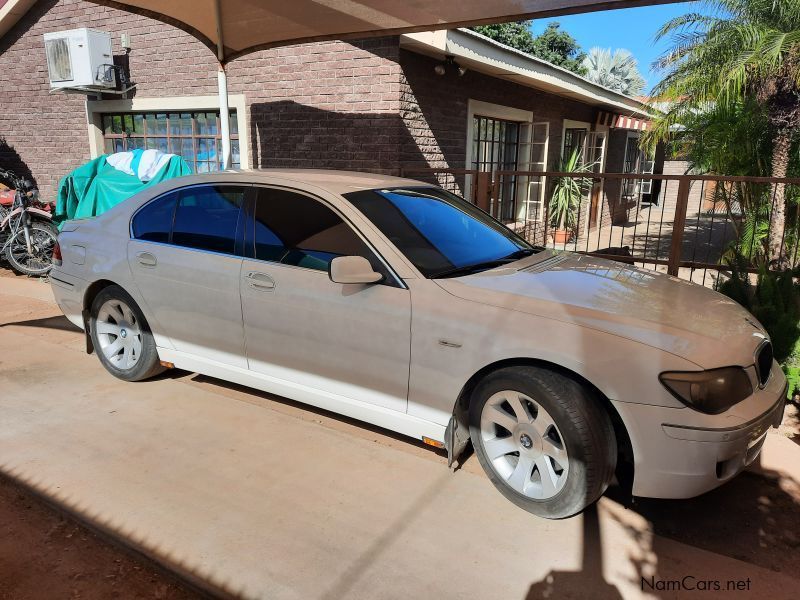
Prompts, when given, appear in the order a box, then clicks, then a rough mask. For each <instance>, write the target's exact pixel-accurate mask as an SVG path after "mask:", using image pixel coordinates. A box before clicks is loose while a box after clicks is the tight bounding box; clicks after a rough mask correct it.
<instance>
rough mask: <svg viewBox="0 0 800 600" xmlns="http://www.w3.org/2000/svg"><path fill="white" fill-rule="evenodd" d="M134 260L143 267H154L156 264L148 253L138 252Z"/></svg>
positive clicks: (154, 258) (154, 259)
mask: <svg viewBox="0 0 800 600" xmlns="http://www.w3.org/2000/svg"><path fill="white" fill-rule="evenodd" d="M136 260H137V261H139V264H140V265H142V266H143V267H155V266H156V265H157V264H158V260H156V257H155V256H154V255H152V254H150V253H149V252H139V254H137V255H136Z"/></svg>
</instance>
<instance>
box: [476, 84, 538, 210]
mask: <svg viewBox="0 0 800 600" xmlns="http://www.w3.org/2000/svg"><path fill="white" fill-rule="evenodd" d="M476 115H478V116H481V117H490V118H492V119H502V120H504V121H517V122H519V123H524V124H525V125H530V124H531V123H533V113H532V112H531V111H529V110H521V109H519V108H511V107H510V106H503V105H502V104H492V103H491V102H482V101H481V100H472V99H470V100H469V101H468V102H467V152H466V156H467V158H466V165H465V166H466V168H467V169H471V168H472V159H473V157H472V139H473V137H474V133H475V127H474V126H475V123H474V122H475V116H476ZM523 136H524V138H523ZM530 143H531V128H530V127H523V128H522V131H521V132H520V140H519V146H520V147H522V146H524V147H526V148H530ZM517 160H519V156H518V157H517ZM464 195H465V197H466V198H472V176H471V175H467V176H466V177H465V178H464Z"/></svg>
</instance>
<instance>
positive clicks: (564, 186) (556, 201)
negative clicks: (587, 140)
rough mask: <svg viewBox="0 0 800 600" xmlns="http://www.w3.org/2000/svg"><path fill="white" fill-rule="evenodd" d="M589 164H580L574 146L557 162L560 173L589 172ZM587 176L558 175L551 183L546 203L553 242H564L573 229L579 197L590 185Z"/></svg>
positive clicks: (578, 153) (570, 235) (578, 206)
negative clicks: (551, 188)
mask: <svg viewBox="0 0 800 600" xmlns="http://www.w3.org/2000/svg"><path fill="white" fill-rule="evenodd" d="M592 166H593V165H591V164H581V153H580V150H579V149H578V148H575V149H574V150H573V151H572V153H571V154H570V155H569V156H566V157H564V158H562V159H561V161H560V162H559V164H558V171H559V172H560V173H590V172H591V171H592ZM591 184H592V180H591V179H590V178H588V177H566V176H564V177H558V178H556V180H555V182H554V184H553V193H552V195H551V196H550V202H549V204H548V209H547V210H548V219H549V222H550V227H552V232H553V242H555V243H556V244H566V243H567V242H568V241H569V240H570V238H571V237H572V234H573V232H574V230H575V222H576V220H577V217H578V210H579V208H580V203H581V198H583V195H584V194H585V193H586V190H587V189H588V188H589V186H591Z"/></svg>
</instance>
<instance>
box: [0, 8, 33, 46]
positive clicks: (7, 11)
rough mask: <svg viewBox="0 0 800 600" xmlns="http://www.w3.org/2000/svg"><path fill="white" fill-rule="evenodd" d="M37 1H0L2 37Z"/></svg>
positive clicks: (0, 34)
mask: <svg viewBox="0 0 800 600" xmlns="http://www.w3.org/2000/svg"><path fill="white" fill-rule="evenodd" d="M34 4H36V0H0V37H3V36H4V35H5V34H6V32H7V31H8V30H9V29H11V28H12V27H13V26H14V25H15V24H16V23H17V21H19V20H20V19H21V18H22V16H23V15H24V14H25V13H26V12H28V9H30V7H31V6H33V5H34Z"/></svg>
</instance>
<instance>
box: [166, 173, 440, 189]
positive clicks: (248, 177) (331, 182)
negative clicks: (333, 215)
mask: <svg viewBox="0 0 800 600" xmlns="http://www.w3.org/2000/svg"><path fill="white" fill-rule="evenodd" d="M189 177H191V179H192V180H193V181H192V183H201V182H202V181H203V180H206V179H214V180H216V181H219V180H220V179H224V180H225V181H230V182H231V183H233V182H237V181H241V182H247V183H257V182H259V181H263V182H264V183H273V184H274V183H276V180H280V181H283V182H285V183H286V184H288V185H292V184H300V185H299V186H298V187H302V184H308V185H312V186H315V187H318V188H322V189H324V190H327V191H329V192H333V193H335V194H346V193H348V192H354V191H358V190H370V189H376V188H389V187H407V186H414V187H420V186H426V187H431V184H429V183H424V182H422V181H415V180H413V179H406V178H403V177H394V176H392V175H380V174H375V173H361V172H358V171H336V170H332V169H242V170H228V171H225V172H223V173H219V172H217V173H207V174H202V175H193V176H189ZM181 179H183V178H181ZM171 181H174V182H175V183H177V182H178V181H179V180H171ZM185 182H186V179H183V181H182V183H185Z"/></svg>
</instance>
